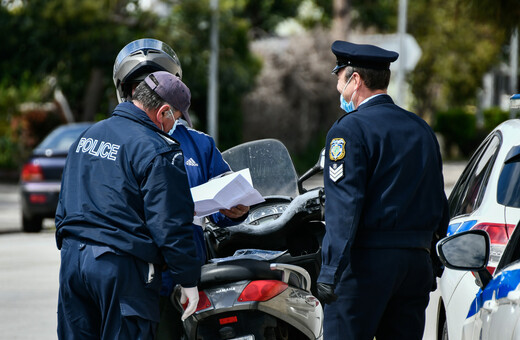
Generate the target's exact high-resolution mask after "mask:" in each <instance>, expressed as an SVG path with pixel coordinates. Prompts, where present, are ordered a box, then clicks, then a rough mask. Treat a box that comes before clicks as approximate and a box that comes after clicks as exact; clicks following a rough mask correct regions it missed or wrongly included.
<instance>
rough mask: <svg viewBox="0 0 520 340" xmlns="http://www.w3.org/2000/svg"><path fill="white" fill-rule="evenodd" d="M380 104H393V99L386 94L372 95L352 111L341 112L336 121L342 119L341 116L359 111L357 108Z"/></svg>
mask: <svg viewBox="0 0 520 340" xmlns="http://www.w3.org/2000/svg"><path fill="white" fill-rule="evenodd" d="M381 104H394V101H393V100H392V98H391V97H390V96H389V95H387V94H381V95H378V96H377V97H374V98H372V99H370V100H368V101H366V102H364V103H363V104H361V105H359V106H358V108H357V109H355V110H354V111H352V112H349V113H345V114H343V115H342V116H341V117H339V118H338V120H337V121H338V122H339V121H340V120H341V119H343V117H346V116H348V115H350V114H352V113H354V112H357V111H359V109H366V108H368V107H370V106H374V105H381Z"/></svg>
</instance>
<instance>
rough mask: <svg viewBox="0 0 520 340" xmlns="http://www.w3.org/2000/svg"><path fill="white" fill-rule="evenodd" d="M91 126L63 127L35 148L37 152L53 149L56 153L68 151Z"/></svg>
mask: <svg viewBox="0 0 520 340" xmlns="http://www.w3.org/2000/svg"><path fill="white" fill-rule="evenodd" d="M89 126H90V124H73V125H63V126H60V127H59V128H57V129H55V130H54V131H52V132H51V133H50V134H49V135H48V136H47V137H45V139H44V140H43V141H42V142H41V143H40V144H39V145H38V146H37V147H36V148H35V150H46V149H52V150H54V151H68V150H69V148H70V146H71V144H72V143H74V141H75V140H76V139H77V138H78V137H79V135H80V134H81V133H82V132H83V131H85V130H86V129H87V128H88V127H89Z"/></svg>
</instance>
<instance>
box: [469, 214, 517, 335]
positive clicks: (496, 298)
mask: <svg viewBox="0 0 520 340" xmlns="http://www.w3.org/2000/svg"><path fill="white" fill-rule="evenodd" d="M519 224H520V223H519ZM519 224H517V226H516V227H515V231H514V232H513V235H512V236H511V239H510V241H509V243H508V245H507V247H506V249H505V251H504V254H503V256H502V258H501V260H500V263H499V265H498V266H497V269H496V271H495V276H494V277H493V279H492V280H491V281H490V282H489V284H488V285H487V286H486V287H485V288H484V289H483V290H480V291H479V292H478V293H477V296H476V297H475V300H474V301H473V303H472V304H471V308H470V310H469V312H468V317H467V319H466V322H465V323H464V327H463V332H462V333H463V339H465V340H466V339H467V340H469V339H483V340H485V339H489V340H491V339H500V340H509V339H520V322H519V320H520V230H519V229H520V228H519V227H518V225H519Z"/></svg>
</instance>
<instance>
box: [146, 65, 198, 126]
mask: <svg viewBox="0 0 520 340" xmlns="http://www.w3.org/2000/svg"><path fill="white" fill-rule="evenodd" d="M144 81H145V82H146V84H147V85H148V86H150V88H151V89H152V91H154V92H155V93H157V94H158V95H159V97H161V98H162V99H164V101H165V102H167V103H168V104H170V105H171V106H172V107H173V108H175V109H177V110H179V111H181V112H182V118H184V120H185V121H186V122H187V123H188V125H189V126H192V125H191V119H190V115H189V114H188V109H189V108H190V104H191V92H190V89H189V88H188V87H187V86H186V85H185V84H184V83H183V82H182V80H180V79H179V78H177V77H176V76H175V75H173V74H171V73H169V72H166V71H157V72H154V73H150V74H149V75H148V76H147V77H146V78H145V79H144Z"/></svg>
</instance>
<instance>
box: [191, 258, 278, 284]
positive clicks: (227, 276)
mask: <svg viewBox="0 0 520 340" xmlns="http://www.w3.org/2000/svg"><path fill="white" fill-rule="evenodd" d="M269 266H270V263H269V262H265V261H259V260H251V259H243V260H234V261H226V262H217V263H209V264H205V265H204V266H202V270H201V276H200V283H199V287H201V288H205V287H208V286H211V285H214V284H222V283H230V282H236V281H242V280H281V279H282V273H281V272H280V271H276V270H271V268H270V267H269Z"/></svg>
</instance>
